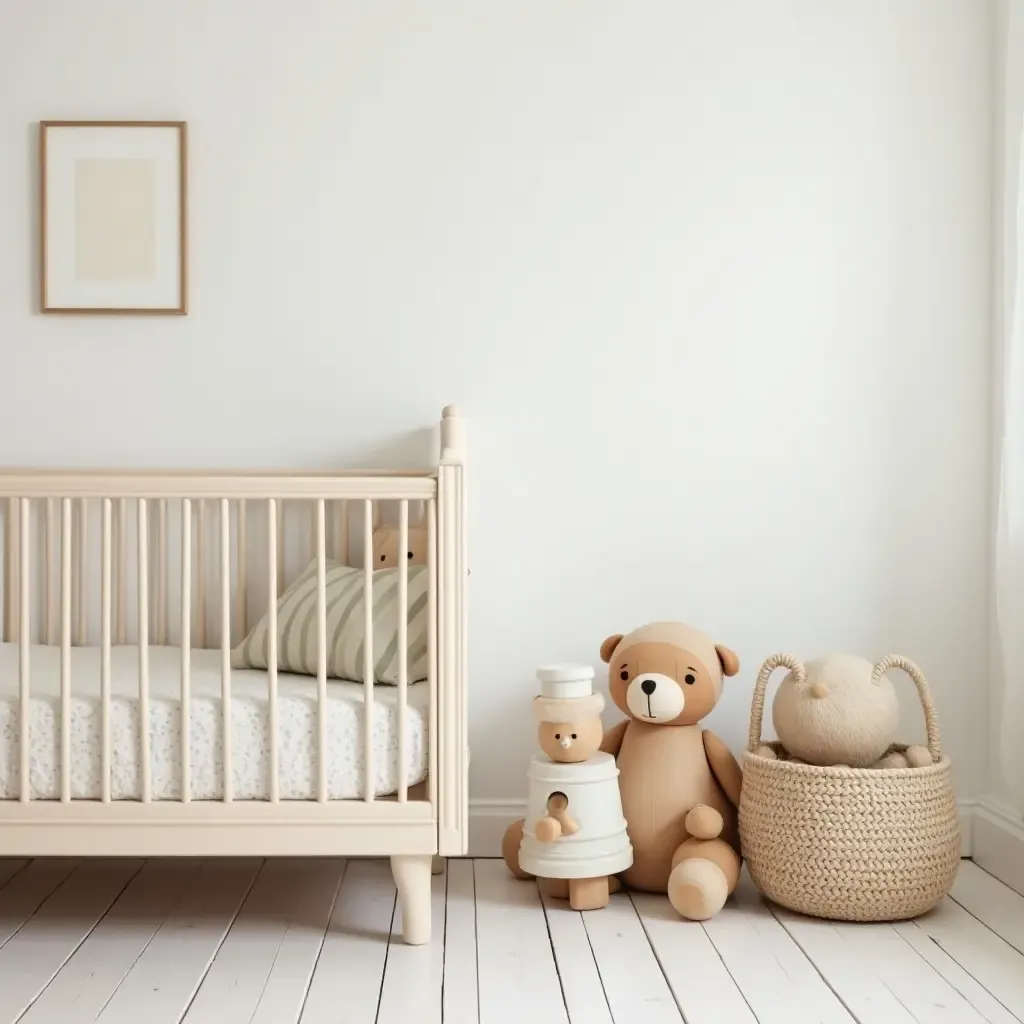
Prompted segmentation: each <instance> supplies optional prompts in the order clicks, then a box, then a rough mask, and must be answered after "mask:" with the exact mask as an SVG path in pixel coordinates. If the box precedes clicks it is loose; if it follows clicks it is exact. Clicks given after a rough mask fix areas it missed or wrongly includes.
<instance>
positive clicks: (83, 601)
mask: <svg viewBox="0 0 1024 1024" xmlns="http://www.w3.org/2000/svg"><path fill="white" fill-rule="evenodd" d="M88 551H89V499H88V498H82V499H81V500H80V501H79V503H78V588H77V598H78V623H77V630H76V635H75V643H76V644H78V646H79V647H84V646H85V636H86V630H87V628H88V619H87V616H88V595H89V559H88Z"/></svg>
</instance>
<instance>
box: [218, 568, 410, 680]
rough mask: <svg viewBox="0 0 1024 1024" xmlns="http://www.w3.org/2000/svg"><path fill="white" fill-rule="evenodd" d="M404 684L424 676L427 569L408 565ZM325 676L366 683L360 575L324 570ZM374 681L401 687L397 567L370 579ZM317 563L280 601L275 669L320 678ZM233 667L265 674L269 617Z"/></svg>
mask: <svg viewBox="0 0 1024 1024" xmlns="http://www.w3.org/2000/svg"><path fill="white" fill-rule="evenodd" d="M407 572H408V602H409V603H408V609H409V619H408V633H407V640H408V643H407V655H406V658H407V661H406V665H407V672H406V678H407V680H408V682H410V683H414V682H419V681H420V680H422V679H426V677H427V582H428V576H427V567H426V566H423V565H417V566H408V567H407ZM325 576H326V580H325V583H326V601H327V675H328V676H330V677H332V678H334V679H351V680H354V681H355V682H357V683H361V682H362V681H363V637H364V633H365V629H364V623H365V616H366V612H365V604H364V602H363V591H364V589H365V587H364V583H363V570H362V569H355V568H352V567H351V566H347V565H338V564H337V563H336V562H330V561H329V562H328V563H327V566H326V573H325ZM372 588H373V589H372V594H373V660H374V682H377V683H387V684H390V685H397V684H398V569H397V568H393V569H380V570H379V571H377V572H375V573H374V574H373V582H372ZM316 591H317V569H316V561H315V560H314V561H313V562H311V563H310V564H309V566H308V567H307V568H306V569H305V571H304V572H303V573H302V575H300V576H299V577H298V579H296V580H295V582H294V583H292V585H291V586H290V587H288V589H287V590H285V592H284V593H283V594H282V595H281V596H280V597H279V598H278V599H277V667H278V670H279V671H281V672H295V673H297V674H299V675H311V676H315V675H316V674H317V621H316V620H317V614H316V613H317V593H316ZM231 664H232V666H233V667H234V668H257V669H265V668H267V616H266V615H264V616H263V618H261V619H260V621H259V622H258V623H257V624H256V626H255V627H254V628H253V629H252V631H251V632H250V633H249V635H248V636H247V637H246V638H245V639H244V640H243V641H242V642H241V643H240V644H239V645H238V646H237V647H236V648H235V649H234V650H233V651H232V652H231Z"/></svg>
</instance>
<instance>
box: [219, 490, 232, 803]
mask: <svg viewBox="0 0 1024 1024" xmlns="http://www.w3.org/2000/svg"><path fill="white" fill-rule="evenodd" d="M220 706H221V729H222V742H223V744H224V803H226V804H229V803H231V801H232V800H233V799H234V796H233V793H232V785H231V783H232V778H233V776H232V771H231V505H230V503H229V502H228V499H227V498H221V500H220Z"/></svg>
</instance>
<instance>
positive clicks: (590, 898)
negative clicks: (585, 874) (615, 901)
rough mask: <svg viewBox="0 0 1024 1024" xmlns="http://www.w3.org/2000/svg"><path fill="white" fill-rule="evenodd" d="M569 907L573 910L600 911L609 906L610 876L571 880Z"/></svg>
mask: <svg viewBox="0 0 1024 1024" xmlns="http://www.w3.org/2000/svg"><path fill="white" fill-rule="evenodd" d="M569 906H570V907H572V909H573V910H600V909H601V908H602V907H607V906H608V876H607V875H600V876H599V877H597V878H571V879H569Z"/></svg>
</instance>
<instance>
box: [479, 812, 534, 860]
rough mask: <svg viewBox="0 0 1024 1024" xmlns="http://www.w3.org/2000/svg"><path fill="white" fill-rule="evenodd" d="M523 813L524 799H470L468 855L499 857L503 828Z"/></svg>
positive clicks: (522, 815) (523, 814) (524, 813)
mask: <svg viewBox="0 0 1024 1024" xmlns="http://www.w3.org/2000/svg"><path fill="white" fill-rule="evenodd" d="M525 815H526V801H525V800H470V801H469V856H470V857H500V856H501V838H502V836H503V835H504V834H505V829H507V828H508V827H509V825H511V824H512V822H513V821H515V820H516V819H518V818H522V817H524V816H525Z"/></svg>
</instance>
